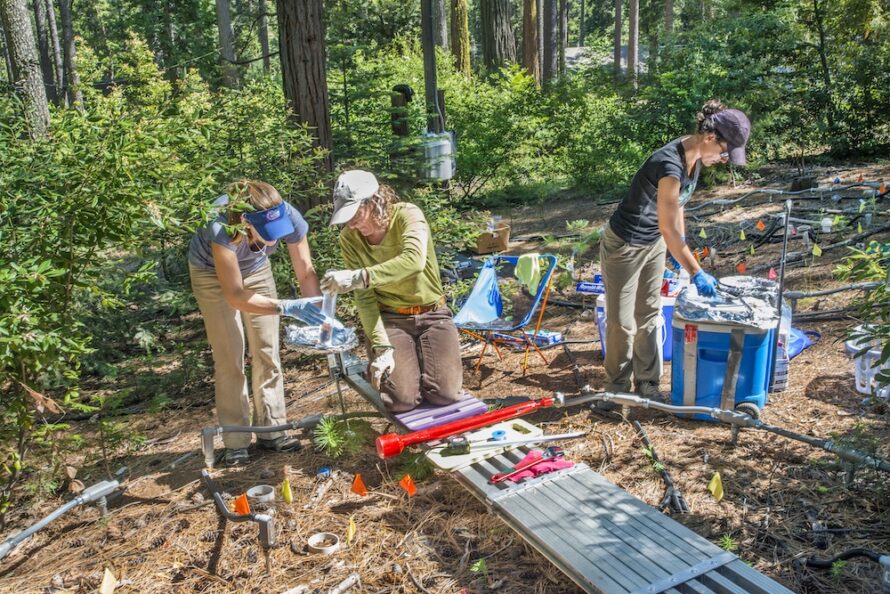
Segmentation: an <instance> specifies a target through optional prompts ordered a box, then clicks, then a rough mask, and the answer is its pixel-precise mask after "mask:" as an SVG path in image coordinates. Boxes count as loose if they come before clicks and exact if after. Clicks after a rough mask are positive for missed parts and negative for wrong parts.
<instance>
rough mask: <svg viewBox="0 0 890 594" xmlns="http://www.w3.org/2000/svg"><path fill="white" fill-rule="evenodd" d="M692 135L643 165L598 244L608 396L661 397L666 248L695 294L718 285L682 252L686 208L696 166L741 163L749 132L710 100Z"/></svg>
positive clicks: (735, 114)
mask: <svg viewBox="0 0 890 594" xmlns="http://www.w3.org/2000/svg"><path fill="white" fill-rule="evenodd" d="M696 119H697V121H698V125H697V129H696V133H695V134H690V135H688V136H683V137H681V138H677V139H675V140H672V141H671V142H669V143H667V144H666V145H664V146H663V147H661V148H660V149H658V150H657V151H655V152H654V153H653V154H652V156H650V157H649V158H648V159H647V160H646V162H645V163H643V166H642V167H640V169H639V171H637V173H636V175H635V176H634V178H633V181H632V182H631V185H630V190H629V192H628V193H627V195H626V196H625V197H624V199H623V200H622V201H621V203H620V204H619V205H618V208H617V209H616V210H615V213H614V214H613V215H612V217H611V218H610V219H609V224H608V225H607V226H606V228H605V231H604V233H603V237H602V240H601V241H600V262H601V263H602V273H603V283H604V284H605V288H606V311H607V317H606V361H605V368H606V383H605V389H606V390H607V391H610V392H629V391H630V387H631V385H630V384H631V374H633V377H634V383H635V386H636V391H637V393H638V394H639V395H640V396H643V397H644V398H658V397H660V394H659V392H658V383H659V380H660V378H661V358H662V354H661V336H660V335H659V318H660V316H661V296H660V291H661V282H662V277H663V274H664V264H665V248H667V249H668V250H670V253H671V254H672V258H673V259H674V260H675V261H676V262H677V263H678V264H679V265H680V266H682V267H683V268H685V269H686V271H688V272H689V275H690V276H691V278H692V282H693V283H694V284H695V287H696V289H697V290H698V292H699V294H701V295H704V296H706V297H709V296H713V295H714V294H715V291H716V287H717V280H716V279H715V278H714V277H713V276H711V275H710V274H708V273H707V272H705V271H704V270H702V268H701V266H700V265H699V263H698V262H696V260H695V258H694V257H693V255H692V252H691V251H690V250H689V248H688V247H687V246H686V225H685V222H684V220H683V206H684V205H685V204H686V202H687V201H688V200H689V198H690V197H691V196H692V192H693V191H695V186H696V183H697V182H698V176H699V173H700V171H701V168H702V167H703V166H704V167H710V166H712V165H717V164H718V163H726V162H727V161H731V162H732V163H735V164H736V165H744V164H745V163H746V161H745V145H746V144H747V142H748V135H749V133H750V131H751V124H750V122H749V121H748V118H747V116H745V114H744V113H742V112H741V111H739V110H737V109H728V108H727V107H726V106H725V105H723V104H722V103H720V102H719V101H708V102H707V103H705V105H704V106H703V107H702V110H701V112H699V113H698V115H697V116H696Z"/></svg>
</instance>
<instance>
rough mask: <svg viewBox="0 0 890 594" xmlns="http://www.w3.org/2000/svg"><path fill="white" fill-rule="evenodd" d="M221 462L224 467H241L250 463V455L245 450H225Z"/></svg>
mask: <svg viewBox="0 0 890 594" xmlns="http://www.w3.org/2000/svg"><path fill="white" fill-rule="evenodd" d="M223 462H225V465H226V466H243V465H245V464H247V463H248V462H250V454H248V453H247V448H226V454H225V456H223Z"/></svg>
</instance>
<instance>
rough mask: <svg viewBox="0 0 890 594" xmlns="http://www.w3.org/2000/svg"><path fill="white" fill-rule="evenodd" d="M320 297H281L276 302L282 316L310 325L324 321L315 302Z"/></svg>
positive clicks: (316, 324)
mask: <svg viewBox="0 0 890 594" xmlns="http://www.w3.org/2000/svg"><path fill="white" fill-rule="evenodd" d="M320 299H321V298H320V297H304V298H303V299H283V300H281V301H279V302H278V311H279V312H280V313H281V315H283V316H290V317H292V318H296V319H298V320H300V321H301V322H303V323H305V324H308V325H310V326H318V325H320V324H321V323H322V322H324V314H323V313H321V310H320V309H319V308H318V306H317V305H315V303H318V302H319V300H320Z"/></svg>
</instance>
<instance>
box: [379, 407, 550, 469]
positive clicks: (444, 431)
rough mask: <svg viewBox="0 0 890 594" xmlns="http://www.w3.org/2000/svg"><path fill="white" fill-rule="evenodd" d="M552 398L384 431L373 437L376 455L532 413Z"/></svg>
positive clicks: (387, 455) (389, 455) (385, 455)
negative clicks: (420, 427)
mask: <svg viewBox="0 0 890 594" xmlns="http://www.w3.org/2000/svg"><path fill="white" fill-rule="evenodd" d="M554 402H555V399H554V398H552V397H547V398H541V399H540V400H529V401H528V402H520V403H519V404H514V405H513V406H508V407H506V408H499V409H498V410H492V411H489V412H487V413H483V414H481V415H478V416H475V417H470V418H468V419H460V420H457V421H452V422H450V423H445V424H444V425H439V426H438V427H430V428H429V429H423V430H421V431H415V432H414V433H406V434H405V435H399V434H397V433H387V434H386V435H381V436H379V437H378V438H377V455H378V456H380V457H381V458H382V459H384V460H386V459H387V458H392V457H393V456H398V455H399V454H401V453H402V452H403V451H404V450H405V448H407V447H408V446H412V445H415V444H418V443H425V442H427V441H435V440H437V439H445V438H446V437H451V436H452V435H457V434H458V433H464V432H466V431H472V430H473V429H480V428H482V427H487V426H488V425H493V424H494V423H498V422H500V421H506V420H507V419H515V418H516V417H521V416H524V415H527V414H529V413H532V412H534V411H536V410H538V409H539V408H548V407H551V406H553V404H554Z"/></svg>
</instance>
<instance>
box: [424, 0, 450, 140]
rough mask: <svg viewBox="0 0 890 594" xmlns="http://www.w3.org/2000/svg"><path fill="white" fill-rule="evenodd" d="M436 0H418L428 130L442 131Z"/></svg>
mask: <svg viewBox="0 0 890 594" xmlns="http://www.w3.org/2000/svg"><path fill="white" fill-rule="evenodd" d="M437 3H438V0H420V41H421V45H422V47H423V90H424V100H425V103H426V120H427V126H426V128H427V131H428V132H442V131H443V130H444V129H445V127H444V122H443V121H442V118H441V117H440V116H439V109H438V101H439V97H438V95H437V93H436V90H437V87H438V84H439V83H438V79H437V77H436V44H435V38H436V31H435V29H436V7H435V5H436V4H437Z"/></svg>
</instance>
